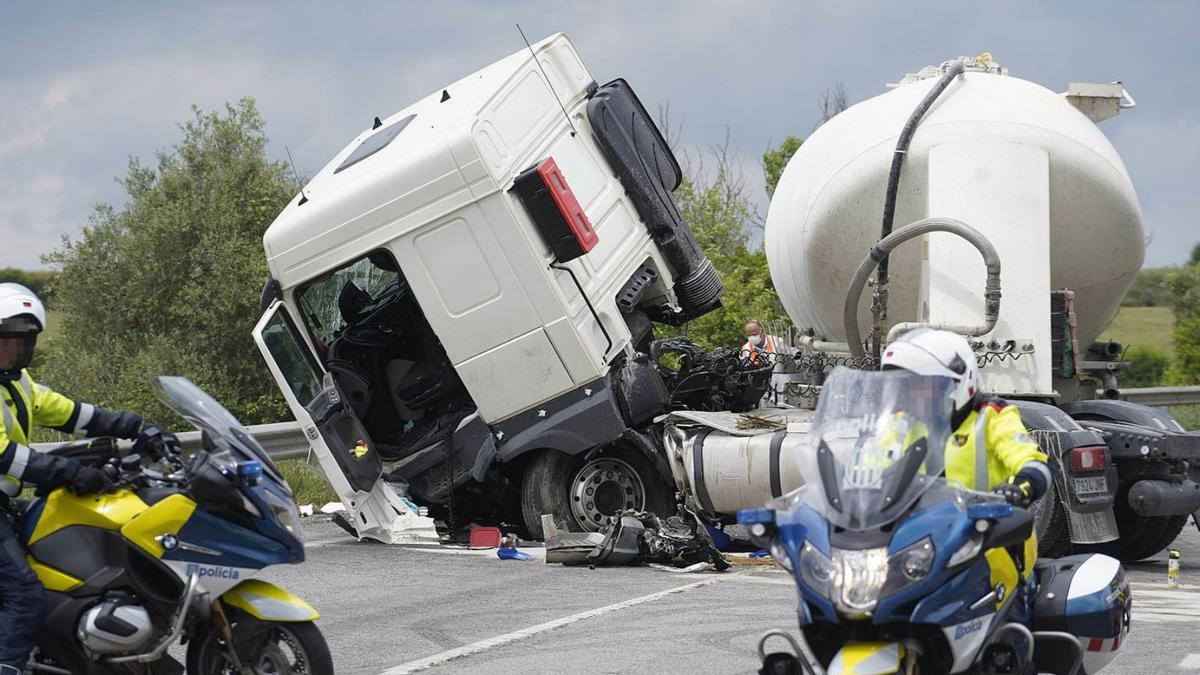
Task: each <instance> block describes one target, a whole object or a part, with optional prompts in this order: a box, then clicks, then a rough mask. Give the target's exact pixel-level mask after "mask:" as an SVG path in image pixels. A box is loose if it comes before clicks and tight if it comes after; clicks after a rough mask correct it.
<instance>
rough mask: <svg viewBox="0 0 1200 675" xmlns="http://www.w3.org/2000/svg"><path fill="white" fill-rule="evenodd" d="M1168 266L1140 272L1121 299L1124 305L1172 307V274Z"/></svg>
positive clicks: (1172, 271)
mask: <svg viewBox="0 0 1200 675" xmlns="http://www.w3.org/2000/svg"><path fill="white" fill-rule="evenodd" d="M1173 273H1174V270H1173V269H1171V268H1167V267H1159V268H1152V269H1144V270H1142V271H1140V272H1138V275H1137V278H1136V279H1135V280H1134V282H1133V286H1131V287H1130V288H1129V292H1128V293H1126V294H1125V298H1124V299H1122V300H1121V305H1122V306H1124V307H1170V306H1171V302H1172V299H1173V290H1172V287H1171V275H1172V274H1173Z"/></svg>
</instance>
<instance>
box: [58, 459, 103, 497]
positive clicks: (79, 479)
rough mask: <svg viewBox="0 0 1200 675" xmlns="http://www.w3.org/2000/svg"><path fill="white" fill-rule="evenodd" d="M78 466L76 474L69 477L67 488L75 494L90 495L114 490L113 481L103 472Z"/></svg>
mask: <svg viewBox="0 0 1200 675" xmlns="http://www.w3.org/2000/svg"><path fill="white" fill-rule="evenodd" d="M77 466H78V468H76V470H75V472H74V473H73V474H72V475H71V476H69V477H67V487H68V488H70V489H71V491H72V492H74V493H75V494H80V495H90V494H95V493H97V492H107V491H108V490H111V489H112V486H113V482H112V479H111V478H109V477H108V474H106V473H104V471H103V470H101V469H95V468H92V467H90V466H84V465H82V464H79V465H77Z"/></svg>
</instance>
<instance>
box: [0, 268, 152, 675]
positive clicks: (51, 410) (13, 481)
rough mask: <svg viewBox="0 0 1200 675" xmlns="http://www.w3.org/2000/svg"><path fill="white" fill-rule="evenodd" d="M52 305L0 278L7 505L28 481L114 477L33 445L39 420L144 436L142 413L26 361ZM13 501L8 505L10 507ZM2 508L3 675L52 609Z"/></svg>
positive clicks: (84, 482) (61, 483)
mask: <svg viewBox="0 0 1200 675" xmlns="http://www.w3.org/2000/svg"><path fill="white" fill-rule="evenodd" d="M45 327H46V310H45V308H44V307H43V306H42V303H41V301H40V300H39V299H38V297H37V296H36V295H34V293H33V292H32V291H30V290H29V289H28V288H25V287H24V286H21V285H19V284H12V283H4V284H0V415H2V417H3V426H0V504H3V505H4V506H5V507H7V506H8V505H9V504H8V503H9V500H11V499H12V498H13V497H15V496H16V495H17V494H18V493H20V491H21V483H22V482H28V483H33V484H35V485H38V486H40V487H50V488H54V487H67V488H69V489H71V490H74V491H75V492H77V493H80V494H87V493H93V492H101V491H103V490H106V489H108V488H109V487H111V485H112V482H111V481H110V479H109V478H108V476H107V475H106V474H105V473H104V472H103V471H102V470H100V469H97V468H93V467H89V466H84V465H83V464H81V463H80V462H78V461H76V460H74V459H70V458H67V457H57V456H54V455H47V454H42V453H39V452H37V451H36V450H33V449H32V448H30V447H29V432H30V430H31V429H32V427H33V426H34V425H38V426H42V427H49V428H52V429H57V430H59V431H63V432H67V433H74V434H79V435H86V436H116V437H118V438H124V439H136V438H138V435H139V433H140V432H141V429H142V419H141V418H140V417H138V416H137V415H134V414H132V413H128V412H115V413H114V412H109V411H107V410H104V409H103V408H97V407H95V406H92V405H89V404H87V403H79V402H76V401H72V400H71V399H69V398H67V397H65V396H62V395H61V394H57V393H55V392H53V391H51V390H50V389H48V388H46V387H43V386H41V385H39V384H37V383H36V382H34V381H33V379H32V378H30V376H29V373H28V371H26V370H25V368H26V367H27V366H28V365H29V362H30V360H32V359H33V350H34V346H35V345H36V343H37V336H38V333H40V332H42V331H43V330H44V329H45ZM7 510H8V509H7V508H5V509H4V510H3V511H7ZM3 511H0V675H16V674H18V673H20V672H21V671H22V670H23V669H24V668H25V663H26V661H27V660H28V658H29V652H30V651H32V649H33V645H34V638H35V635H36V633H37V630H38V629H39V628H40V627H41V625H42V620H43V619H44V618H45V614H46V596H45V591H44V590H43V588H42V584H41V582H40V581H39V580H38V577H37V575H36V574H34V572H33V570H31V569H30V568H29V564H28V563H27V562H26V560H25V553H24V551H22V550H21V545H20V543H19V542H18V541H17V539H16V536H15V534H14V532H13V528H12V526H11V524H10V523H9V522H8V521H7V519H6V517H5V516H4V515H3Z"/></svg>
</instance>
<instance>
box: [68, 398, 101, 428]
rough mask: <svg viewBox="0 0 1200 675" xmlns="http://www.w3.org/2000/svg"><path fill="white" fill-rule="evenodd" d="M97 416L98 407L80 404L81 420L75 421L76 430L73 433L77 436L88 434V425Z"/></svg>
mask: <svg viewBox="0 0 1200 675" xmlns="http://www.w3.org/2000/svg"><path fill="white" fill-rule="evenodd" d="M95 415H96V406H94V405H92V404H91V403H80V404H79V419H77V420H75V429H74V431H73V432H72V433H74V434H75V435H76V436H82V435H84V434H86V433H87V429H86V427H87V425H88V423H89V422H91V421H92V417H94V416H95Z"/></svg>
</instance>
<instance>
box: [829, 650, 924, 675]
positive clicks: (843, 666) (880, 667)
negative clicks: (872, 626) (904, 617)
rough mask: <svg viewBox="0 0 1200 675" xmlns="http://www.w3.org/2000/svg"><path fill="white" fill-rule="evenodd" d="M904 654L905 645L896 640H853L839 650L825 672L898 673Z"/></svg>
mask: <svg viewBox="0 0 1200 675" xmlns="http://www.w3.org/2000/svg"><path fill="white" fill-rule="evenodd" d="M904 654H905V651H904V645H901V644H898V643H896V642H852V643H850V644H847V645H846V646H844V647H842V648H841V650H839V651H838V653H837V655H836V656H834V657H833V661H831V662H830V663H829V668H828V669H826V671H825V672H826V673H828V675H888V674H890V673H898V672H900V664H901V663H902V662H903V660H904Z"/></svg>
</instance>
